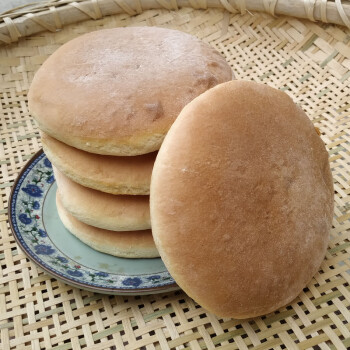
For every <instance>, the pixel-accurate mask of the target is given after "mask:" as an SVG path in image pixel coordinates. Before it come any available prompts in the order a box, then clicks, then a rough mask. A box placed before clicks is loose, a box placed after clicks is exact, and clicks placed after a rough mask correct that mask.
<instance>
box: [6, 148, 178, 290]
mask: <svg viewBox="0 0 350 350" xmlns="http://www.w3.org/2000/svg"><path fill="white" fill-rule="evenodd" d="M56 189H57V186H56V182H55V178H54V175H53V171H52V166H51V163H50V161H49V160H48V159H47V158H46V156H45V154H44V153H43V151H39V152H38V153H37V154H36V155H35V156H34V157H33V158H32V159H31V160H30V161H29V162H28V163H27V165H26V166H25V167H24V169H23V170H22V172H21V173H20V175H19V176H18V178H17V180H16V182H15V184H14V186H13V189H12V193H11V197H10V204H9V208H10V209H9V217H10V224H11V227H12V232H13V234H14V236H15V238H16V241H17V243H18V244H19V245H20V247H21V249H22V250H23V251H24V252H25V253H26V254H27V255H28V257H29V258H30V259H31V260H33V261H34V262H35V263H36V264H37V265H39V266H40V267H41V268H42V269H44V270H45V271H46V272H48V273H49V274H50V275H52V276H54V277H56V278H58V279H61V280H63V281H64V282H66V283H68V284H71V285H74V286H76V287H79V288H83V289H88V290H91V291H94V292H99V293H108V294H151V293H160V292H165V291H170V290H175V289H178V286H177V285H176V284H175V282H174V280H173V278H172V277H171V276H170V274H169V272H168V271H167V269H166V268H165V266H164V264H163V262H162V260H161V259H160V258H155V259H124V258H117V257H114V256H112V255H108V254H104V253H100V252H98V251H95V250H94V249H92V248H90V247H89V246H87V245H85V244H84V243H82V242H81V241H80V240H79V239H77V238H76V237H75V236H73V235H72V234H71V233H70V232H69V231H68V230H67V229H66V228H65V227H64V226H63V224H62V222H61V221H60V219H59V216H58V214H57V210H56V200H55V195H56Z"/></svg>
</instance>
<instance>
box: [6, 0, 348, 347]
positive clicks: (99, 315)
mask: <svg viewBox="0 0 350 350" xmlns="http://www.w3.org/2000/svg"><path fill="white" fill-rule="evenodd" d="M339 3H340V5H339ZM288 4H289V5H288ZM290 4H291V3H290V2H288V1H283V0H279V1H275V0H264V1H259V0H252V1H250V0H246V1H243V0H241V1H239V0H235V1H233V0H157V1H156V0H131V1H126V0H91V1H67V0H56V1H49V2H44V3H37V4H34V5H31V6H30V7H23V8H19V9H16V10H13V11H9V12H7V13H5V14H3V15H1V20H0V42H1V43H2V45H1V46H0V111H1V114H0V193H1V196H0V349H6V350H8V349H10V350H12V349H20V350H30V349H55V350H69V349H93V350H95V349H118V350H119V349H125V350H133V349H196V350H198V349H215V348H220V349H230V350H231V349H253V348H254V349H260V350H264V349H309V348H311V349H343V350H345V349H348V348H350V286H349V285H350V268H349V266H350V196H349V195H350V100H349V88H348V86H349V85H350V30H349V29H348V28H347V27H346V26H347V25H348V23H347V19H348V17H350V15H349V13H350V12H349V6H350V4H349V2H348V1H343V2H341V1H338V0H337V1H322V0H317V1H314V0H309V1H306V0H303V1H302V0H297V1H294V2H293V6H290ZM340 6H341V7H340ZM340 8H341V9H342V10H340ZM264 11H265V12H264ZM272 14H273V15H274V16H272ZM313 20H320V21H323V22H331V23H333V24H331V23H323V22H313ZM344 25H345V26H344ZM121 26H159V27H167V28H172V29H179V30H182V31H185V32H188V33H190V34H193V35H195V36H197V37H199V38H200V39H201V40H203V41H205V42H207V43H209V44H210V45H212V46H213V47H214V48H216V49H217V50H218V51H220V52H221V53H222V54H223V55H224V56H225V57H226V59H227V61H228V62H229V64H230V65H231V66H232V68H233V70H234V73H235V75H236V77H237V78H238V79H246V80H254V81H257V82H261V83H265V84H268V85H271V86H273V87H276V88H279V89H281V90H283V91H285V92H286V93H288V94H289V95H290V96H291V97H292V98H293V99H294V101H295V102H296V103H298V104H299V105H300V106H301V107H302V108H303V109H304V110H305V111H306V113H307V114H308V116H309V117H310V119H311V120H312V121H313V123H314V125H315V127H317V128H318V129H319V130H320V133H321V138H322V139H323V141H324V143H325V144H326V147H327V150H328V152H329V156H330V164H331V170H332V173H333V178H334V189H335V216H334V220H333V228H332V230H331V234H330V242H329V246H328V250H327V254H326V257H325V259H324V261H323V263H322V265H321V267H320V269H319V272H318V273H317V274H316V275H315V276H314V278H313V279H312V281H310V283H309V284H308V286H307V287H306V288H305V289H304V290H303V291H302V292H301V293H300V295H299V296H298V297H297V298H296V299H295V300H294V301H293V302H292V303H290V304H289V305H287V306H285V307H283V308H281V309H279V310H278V311H276V312H274V313H271V314H269V315H266V316H263V317H257V318H254V319H249V320H243V321H241V320H235V319H223V318H219V317H216V316H215V315H213V314H211V313H209V312H207V311H206V310H205V309H203V308H202V307H200V306H199V305H198V304H197V303H195V302H194V301H193V300H192V299H191V298H189V297H188V296H186V294H185V293H183V292H182V291H177V292H168V293H162V294H155V295H142V296H115V295H113V296H110V295H101V294H96V293H92V292H90V291H86V290H80V289H77V288H74V287H71V286H69V285H66V284H65V283H63V282H62V281H60V280H56V279H54V278H51V277H50V276H49V275H47V274H46V273H45V272H43V271H42V270H41V269H40V267H38V266H36V265H35V264H33V263H32V262H31V261H30V260H28V259H27V257H26V255H25V254H24V252H23V251H22V250H21V248H20V247H19V246H18V245H17V244H16V242H15V240H14V237H13V235H12V232H11V229H10V226H9V222H8V205H9V196H10V192H11V187H12V185H13V184H14V182H15V180H16V178H17V176H18V174H19V173H20V172H21V170H22V169H23V167H24V166H25V164H26V162H27V161H28V160H29V159H30V158H31V157H32V156H33V155H34V154H35V153H36V152H37V151H39V150H40V149H41V142H40V137H39V133H38V128H37V126H36V124H35V122H34V121H33V118H32V117H31V116H30V113H29V111H28V108H27V92H28V89H29V86H30V83H31V81H32V79H33V76H34V74H35V72H36V71H37V69H38V68H39V67H40V65H41V64H42V63H43V62H44V61H45V59H46V58H47V57H49V56H50V54H52V53H53V52H54V51H55V50H56V49H57V48H58V47H60V46H61V45H62V44H63V43H65V42H67V41H68V40H70V39H72V38H75V37H77V36H79V35H81V34H83V33H86V32H90V31H93V30H99V29H103V28H113V27H121ZM32 206H33V207H32V208H30V210H29V211H28V212H25V213H22V214H24V215H25V216H26V220H24V222H28V221H29V219H30V220H35V215H36V213H37V212H36V211H35V210H36V209H35V208H37V205H34V202H33V203H32ZM31 210H32V211H31ZM23 225H24V224H23ZM32 234H33V235H34V236H35V237H37V233H36V232H32ZM37 238H38V239H39V240H40V237H37ZM46 252H48V253H50V250H46ZM61 267H62V266H61ZM62 268H64V266H63V267H62ZM286 273H287V272H286Z"/></svg>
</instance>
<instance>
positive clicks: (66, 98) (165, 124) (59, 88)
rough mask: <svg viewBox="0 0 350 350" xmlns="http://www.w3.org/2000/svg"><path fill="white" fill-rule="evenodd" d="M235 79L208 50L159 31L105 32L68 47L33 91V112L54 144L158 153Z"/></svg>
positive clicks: (45, 69) (181, 36) (60, 51)
mask: <svg viewBox="0 0 350 350" xmlns="http://www.w3.org/2000/svg"><path fill="white" fill-rule="evenodd" d="M231 79H232V72H231V68H230V66H229V65H228V64H227V63H226V61H225V59H224V58H223V57H222V56H221V55H220V54H219V53H218V52H217V51H215V50H214V49H213V48H212V47H210V46H209V45H208V44H206V43H204V42H202V41H201V40H199V39H197V38H195V37H193V36H191V35H189V34H186V33H183V32H180V31H176V30H170V29H165V28H157V27H127V28H114V29H105V30H99V31H95V32H91V33H88V34H84V35H82V36H79V37H78V38H76V39H73V40H71V41H69V42H68V43H66V44H64V45H62V46H61V47H60V48H59V49H58V50H57V51H55V52H54V53H53V54H52V55H51V56H50V57H49V58H48V59H47V60H46V61H45V62H44V64H43V65H42V66H41V68H40V69H39V70H38V72H37V73H36V75H35V77H34V79H33V82H32V84H31V87H30V90H29V94H28V102H29V110H30V112H31V113H32V115H33V116H34V118H35V119H36V121H37V123H38V125H39V128H40V129H41V130H43V131H45V132H46V133H47V134H49V135H50V136H52V137H54V138H56V139H58V140H60V141H62V142H64V143H66V144H68V145H70V146H74V147H76V148H80V149H82V150H86V151H88V152H91V153H98V154H107V155H116V156H132V155H139V154H145V153H149V152H153V151H156V150H158V149H159V147H160V145H161V143H162V141H163V138H164V136H165V134H166V133H167V131H168V130H169V128H170V126H171V124H172V123H173V122H174V120H175V118H176V117H177V116H178V114H179V113H180V111H181V109H182V108H183V107H184V106H185V105H186V104H187V103H188V102H190V101H191V100H192V99H193V98H195V97H196V96H198V95H199V94H201V93H202V92H204V91H206V90H207V89H209V88H211V87H213V86H215V85H216V84H219V83H221V82H225V81H228V80H231Z"/></svg>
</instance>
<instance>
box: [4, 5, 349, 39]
mask: <svg viewBox="0 0 350 350" xmlns="http://www.w3.org/2000/svg"><path fill="white" fill-rule="evenodd" d="M182 7H192V8H194V9H204V10H206V9H210V8H221V9H225V10H226V11H228V12H229V13H233V14H236V13H241V14H245V13H246V12H247V11H248V12H249V13H251V12H250V11H264V12H267V13H270V14H271V15H272V16H275V15H289V16H293V17H299V18H307V19H309V20H311V21H323V22H325V23H335V24H340V25H344V26H347V27H348V28H350V1H340V0H331V1H328V0H320V1H316V0H294V1H293V4H292V5H291V4H290V2H289V1H288V0H279V1H278V0H235V1H232V0H131V1H125V0H76V1H71V0H51V1H45V2H32V3H30V4H28V5H24V6H20V7H17V8H14V9H12V10H9V11H6V12H4V13H2V14H0V44H9V43H11V42H16V41H18V40H19V38H21V37H25V36H28V35H32V34H35V33H38V32H40V31H43V30H45V31H50V32H56V31H58V30H61V29H62V28H63V26H64V25H67V24H71V23H76V22H79V21H84V20H87V19H94V20H97V19H101V18H103V17H105V16H108V15H114V14H119V13H127V14H128V15H130V16H134V15H137V14H141V13H142V12H143V11H145V10H151V9H166V10H170V11H171V10H174V11H176V10H178V9H179V8H182Z"/></svg>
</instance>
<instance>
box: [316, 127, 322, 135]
mask: <svg viewBox="0 0 350 350" xmlns="http://www.w3.org/2000/svg"><path fill="white" fill-rule="evenodd" d="M315 130H316V132H317V135H318V136H321V131H320V129H319V128H317V127H316V126H315Z"/></svg>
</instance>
